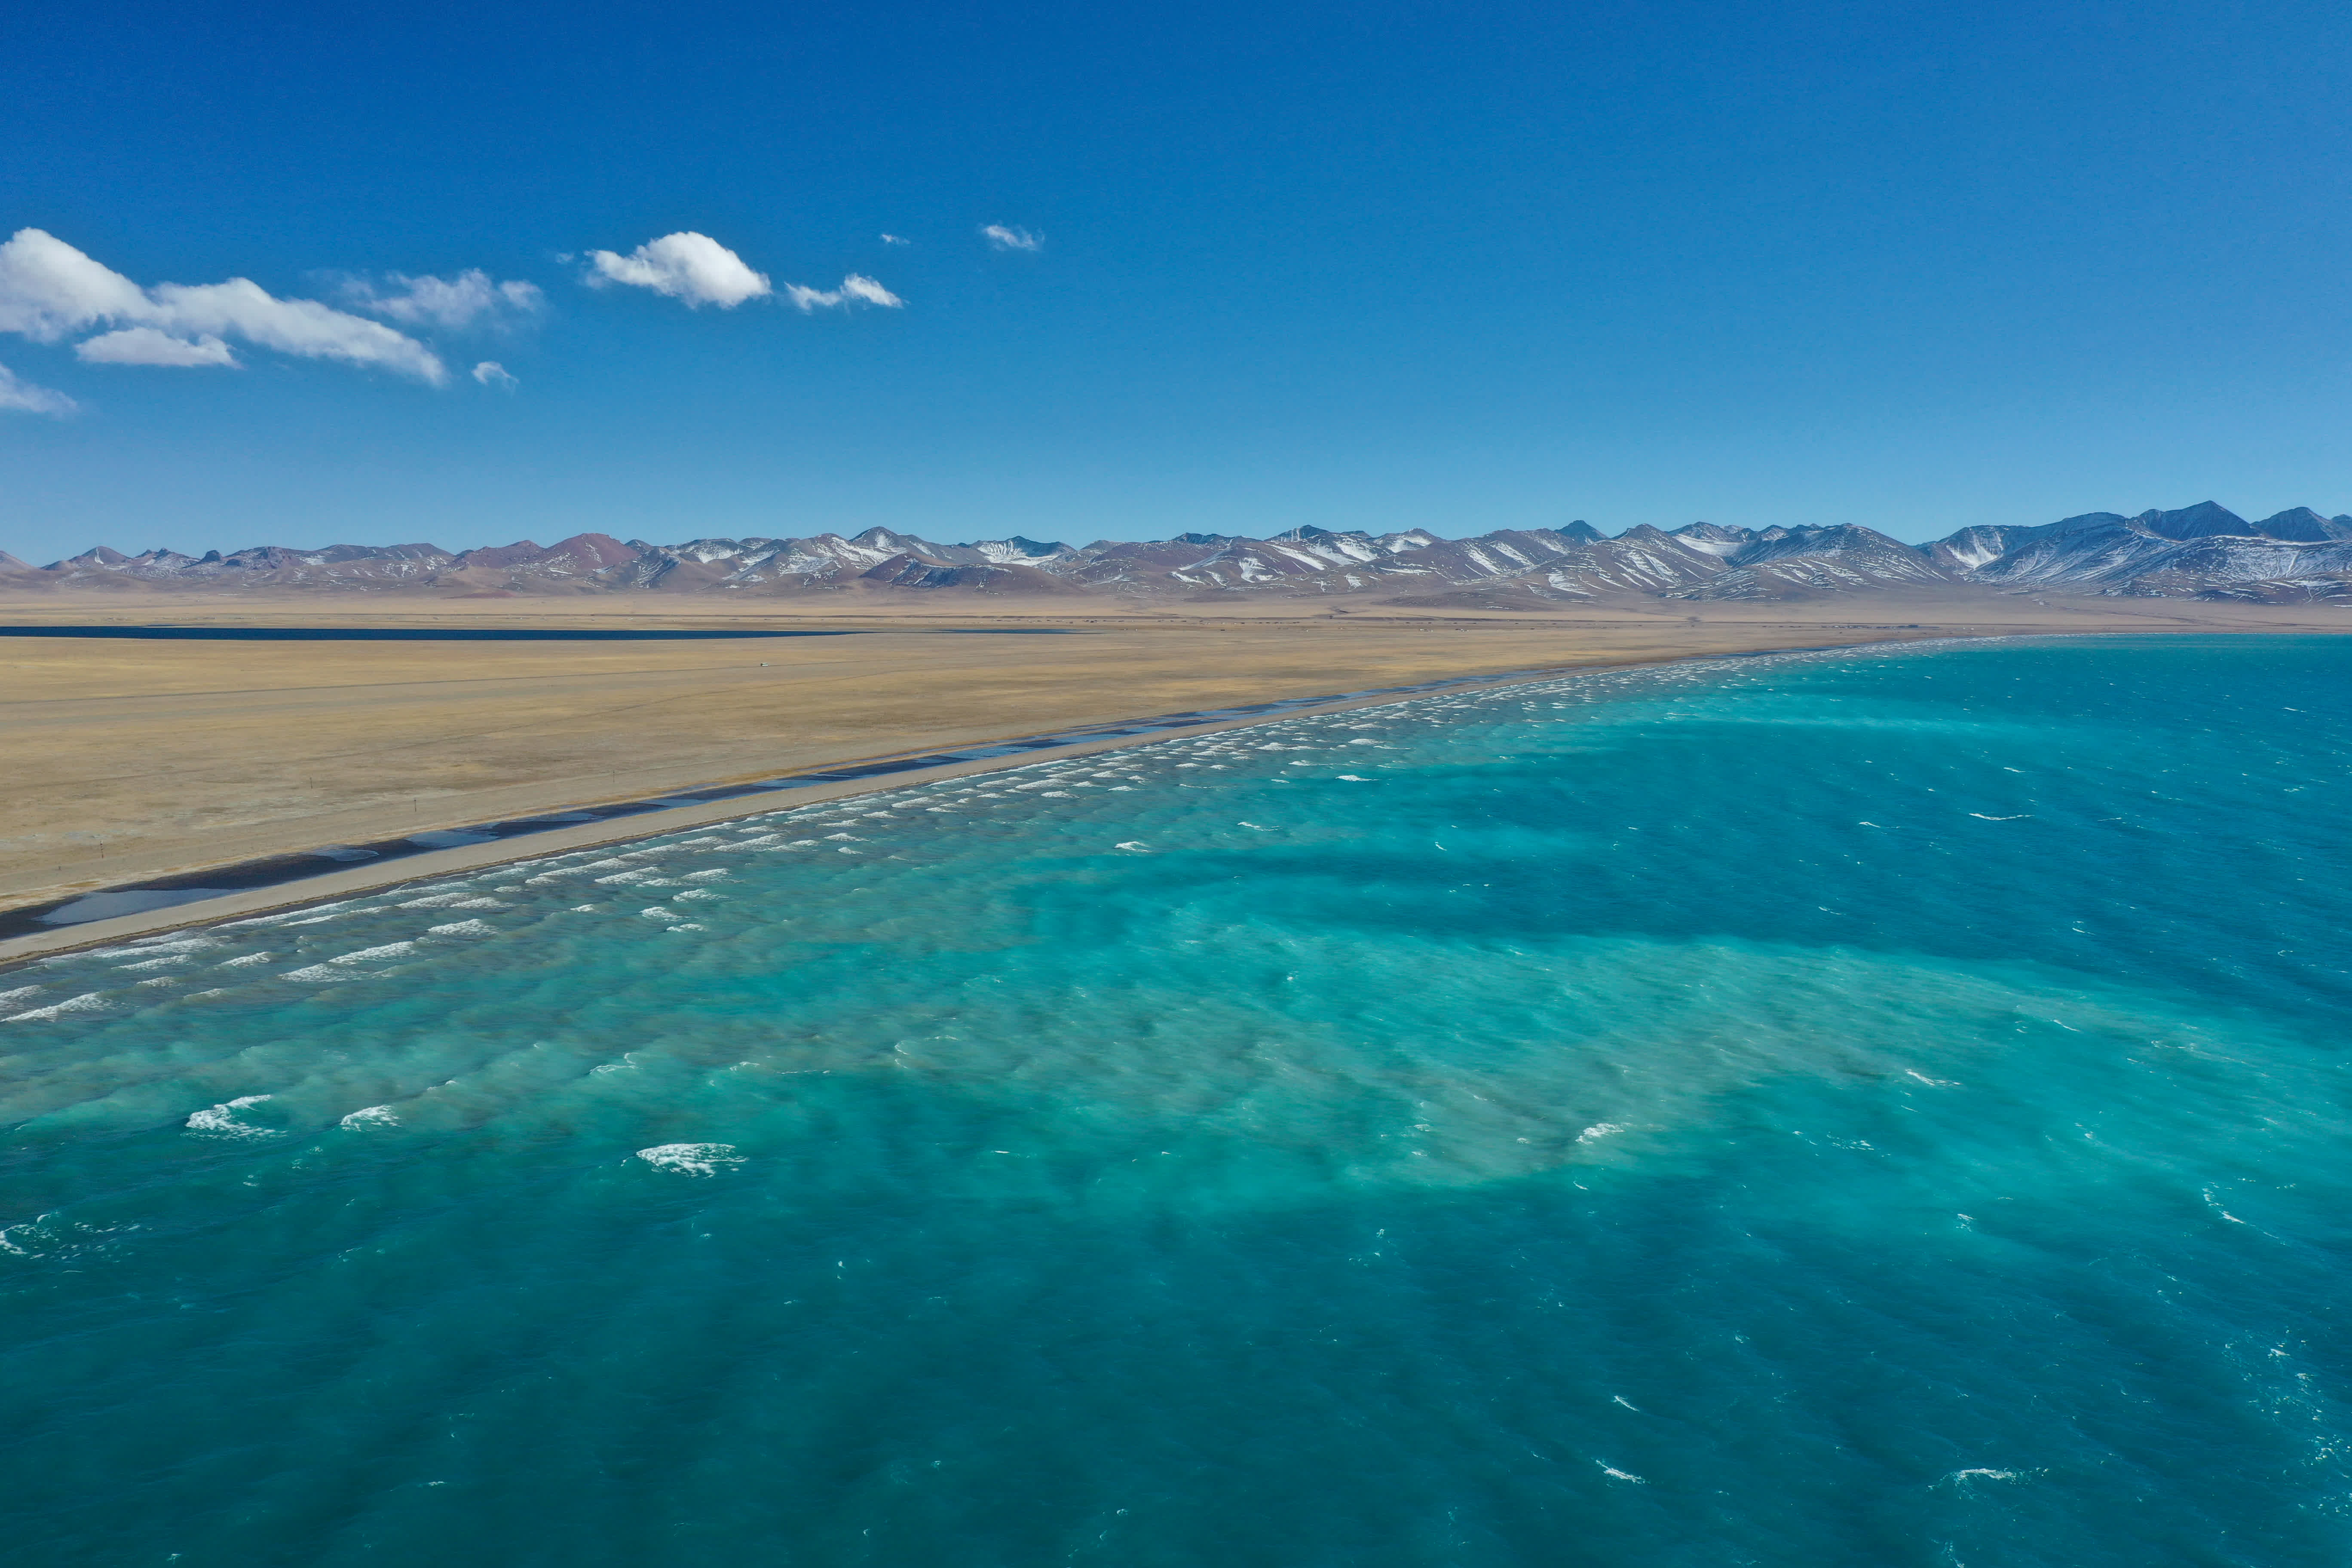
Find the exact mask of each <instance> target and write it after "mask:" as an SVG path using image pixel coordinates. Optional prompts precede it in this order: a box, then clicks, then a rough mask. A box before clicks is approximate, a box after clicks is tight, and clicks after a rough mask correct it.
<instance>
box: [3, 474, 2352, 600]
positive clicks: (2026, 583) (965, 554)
mask: <svg viewBox="0 0 2352 1568" xmlns="http://www.w3.org/2000/svg"><path fill="white" fill-rule="evenodd" d="M1963 588H1972V589H1975V590H1977V591H1993V592H2007V593H2012V594H2068V595H2135V596H2142V597H2194V598H2202V599H2237V600H2244V601H2249V602H2258V603H2271V604H2294V603H2308V602H2312V601H2316V600H2335V601H2340V602H2343V603H2346V604H2352V516H2346V517H2332V518H2331V517H2322V516H2321V515H2319V513H2317V512H2315V511H2313V510H2311V509H2310V508H2308V507H2296V508H2294V509H2293V510H2288V511H2283V512H2280V513H2279V514H2278V515H2277V516H2275V517H2269V518H2264V519H2263V521H2260V522H2249V521H2246V520H2245V519H2244V518H2242V517H2239V516H2238V515H2236V514H2235V513H2233V512H2231V511H2230V510H2227V509H2225V508H2223V507H2221V506H2220V505H2218V504H2216V503H2214V502H2212V501H2204V502H2200V504H2198V505H2196V506H2192V507H2185V508H2182V509H2180V510H2176V511H2158V510H2149V511H2144V512H2141V513H2139V514H2138V515H2137V516H2135V517H2126V516H2124V515H2122V514H2121V513H2118V512H2108V511H2095V512H2085V513H2084V514H2083V515H2082V516H2079V517H2069V518H2063V519H2061V520H2060V521H2056V522H2051V523H2043V524H2041V525H2039V526H2032V527H2012V526H2007V525H1987V526H1979V527H1972V528H1964V529H1961V530H1960V531H1958V532H1957V533H1954V534H1952V535H1951V536H1950V537H1948V538H1945V539H1938V540H1935V541H1932V542H1928V543H1926V544H1905V543H1903V542H1900V541H1898V540H1895V539H1893V538H1891V537H1889V536H1888V535H1886V534H1884V533H1881V532H1879V531H1876V530H1875V529H1871V528H1864V527H1861V526H1859V525H1856V524H1852V523H1840V524H1835V525H1831V526H1824V527H1800V528H1766V529H1749V528H1726V527H1721V526H1718V525H1717V524H1715V523H1709V522H1695V523H1692V524H1690V525H1689V526H1687V527H1685V528H1677V529H1675V530H1672V531H1666V530H1662V529H1657V528H1652V527H1649V526H1647V525H1643V526H1638V527H1634V528H1629V529H1627V530H1625V531H1623V532H1622V533H1619V534H1617V535H1615V536H1613V537H1611V536H1606V535H1603V534H1602V533H1601V531H1599V530H1598V529H1595V528H1594V527H1592V526H1591V524H1590V523H1586V522H1571V523H1569V524H1567V525H1566V526H1565V527H1561V528H1545V529H1501V530H1497V531H1494V532H1491V533H1484V534H1480V535H1478V536H1477V537H1475V538H1472V539H1441V538H1439V537H1437V536H1436V535H1435V534H1433V533H1431V532H1429V531H1426V530H1423V529H1412V530H1408V531H1404V532H1402V533H1381V534H1370V533H1363V532H1338V531H1331V530H1328V529H1321V528H1296V529H1292V530H1291V531H1288V532H1286V533H1279V534H1276V535H1275V536H1274V537H1273V538H1270V539H1250V538H1244V537H1242V536H1239V535H1234V534H1223V533H1183V534H1179V535H1177V536H1176V537H1175V538H1173V539H1163V540H1151V541H1145V542H1123V541H1114V540H1101V541H1097V542H1094V543H1092V544H1086V545H1076V546H1074V545H1069V544H1063V543H1058V542H1055V543H1040V542H1037V541H1035V540H1031V539H1023V538H1019V537H1014V538H1012V539H1001V540H986V541H982V542H977V543H970V544H940V543H935V542H931V541H929V540H926V539H919V538H917V537H915V536H913V535H911V534H903V533H893V532H891V531H888V530H887V529H880V528H871V529H867V530H866V531H865V532H863V533H860V534H857V535H856V536H854V537H847V538H845V537H843V536H842V535H840V534H836V533H821V534H817V535H815V536H814V537H811V538H805V539H765V538H751V539H696V540H690V541H688V542H686V543H683V544H653V543H649V542H646V541H644V540H629V541H626V542H624V541H621V540H617V539H614V538H613V537H611V536H610V535H607V534H603V533H582V534H575V535H574V536H572V538H569V539H566V540H563V541H562V542H558V543H555V544H551V545H544V546H542V545H539V544H534V543H532V542H529V541H527V540H526V541H523V542H520V543H515V544H506V545H499V546H496V547H493V548H488V549H481V550H464V551H455V552H453V551H447V550H443V549H441V548H439V547H438V546H436V545H431V544H394V545H360V544H336V545H330V546H328V547H326V548H324V549H320V550H296V549H290V548H288V547H286V546H282V545H256V546H252V547H250V548H248V549H244V550H237V551H233V552H227V553H223V552H220V551H212V552H208V553H206V554H204V555H201V556H194V555H184V554H181V553H178V552H173V551H168V550H150V551H146V552H142V553H141V554H137V555H126V554H124V553H122V552H120V551H117V550H111V549H108V548H106V547H104V546H100V547H99V548H97V549H94V550H89V551H85V552H83V553H81V554H79V555H76V556H73V557H71V558H69V559H68V560H64V561H58V562H54V563H51V564H49V565H47V566H39V567H36V566H32V565H29V564H27V563H24V562H22V561H18V560H16V558H15V557H14V556H11V555H7V554H5V553H0V591H19V592H21V591H25V590H28V589H29V590H44V589H48V590H73V589H101V590H102V589H117V590H121V589H131V590H139V589H146V590H162V591H213V592H225V593H249V594H264V595H276V594H282V593H320V592H325V593H335V594H363V593H393V594H420V595H435V596H439V597H451V596H457V597H508V596H511V595H568V594H609V593H643V592H653V593H665V594H679V593H683V594H696V595H730V596H741V597H744V598H751V599H756V598H763V597H775V596H794V597H797V596H802V595H845V596H850V597H866V596H879V597H884V598H903V597H907V596H910V595H911V596H921V595H985V596H990V597H1003V598H1025V599H1036V598H1049V597H1050V598H1084V597H1094V596H1105V595H1109V596H1117V597H1121V598H1156V599H1171V600H1184V601H1193V602H1201V601H1207V602H1215V601H1219V600H1223V599H1229V598H1233V597H1237V596H1253V597H1256V596H1267V595H1272V596H1280V597H1291V598H1328V597H1341V596H1344V597H1349V598H1361V599H1364V600H1366V601H1368V602H1370V603H1378V604H1383V605H1402V606H1407V607H1423V608H1429V609H1464V608H1486V609H1508V608H1532V607H1535V606H1537V605H1570V604H1591V603H1601V602H1607V601H1611V600H1624V599H1633V598H1641V599H1668V600H1691V601H1706V600H1774V599H1806V598H1818V597H1822V596H1826V595H1841V594H1855V593H1873V594H1886V593H1896V594H1901V595H1921V594H1937V593H1942V592H1948V591H1953V590H1958V589H1963Z"/></svg>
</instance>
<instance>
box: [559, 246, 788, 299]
mask: <svg viewBox="0 0 2352 1568" xmlns="http://www.w3.org/2000/svg"><path fill="white" fill-rule="evenodd" d="M588 260H589V262H590V264H591V265H593V267H594V268H596V270H595V271H594V272H593V274H591V275H590V277H589V279H588V280H589V281H590V282H591V283H599V282H604V283H626V284H629V285H631V286H633V287H635V288H638V289H652V290H653V291H654V292H655V293H656V294H667V295H668V296H669V297H670V298H671V299H673V300H685V301H686V302H687V303H688V304H689V305H716V306H718V307H719V309H720V310H733V309H734V308H735V307H736V306H738V305H740V304H741V303H742V302H743V301H744V300H757V299H761V298H762V297H763V296H765V295H767V294H769V293H771V292H772V290H771V289H769V287H768V279H767V278H766V277H765V276H764V275H763V274H761V273H758V272H754V271H752V270H751V268H749V267H747V266H745V265H744V264H743V258H741V257H740V256H738V255H736V254H735V253H734V252H733V251H731V250H730V249H728V248H727V247H725V246H723V245H721V244H719V242H718V241H717V240H715V239H713V238H711V237H709V235H707V234H694V233H683V234H666V235H664V236H662V237H660V238H659V239H649V240H647V241H646V243H645V244H643V245H641V246H639V247H636V249H635V250H633V251H631V252H630V253H629V254H628V255H626V256H618V255H615V254H614V253H613V252H612V251H609V250H592V251H590V252H589V253H588Z"/></svg>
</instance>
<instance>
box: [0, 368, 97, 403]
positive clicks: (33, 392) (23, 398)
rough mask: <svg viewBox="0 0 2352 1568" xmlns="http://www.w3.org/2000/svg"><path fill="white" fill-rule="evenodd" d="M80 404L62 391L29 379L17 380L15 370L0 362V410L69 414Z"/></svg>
mask: <svg viewBox="0 0 2352 1568" xmlns="http://www.w3.org/2000/svg"><path fill="white" fill-rule="evenodd" d="M80 406H81V405H80V404H79V403H76V402H75V401H74V400H73V399H72V398H70V397H68V396H67V395H65V394H64V393H62V392H52V391H50V390H49V389H48V388H47V387H46V386H35V385H34V384H32V383H31V382H29V381H19V380H17V379H16V372H15V371H13V370H10V369H9V368H8V367H7V366H6V365H5V364H0V412H10V413H16V414H71V413H72V412H73V411H74V410H75V409H77V408H79V407H80Z"/></svg>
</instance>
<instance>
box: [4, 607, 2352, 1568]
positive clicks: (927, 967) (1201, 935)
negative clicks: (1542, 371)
mask: <svg viewBox="0 0 2352 1568" xmlns="http://www.w3.org/2000/svg"><path fill="white" fill-rule="evenodd" d="M2347 692H2352V639H2333V638H2326V637H2308V638H2300V639H2287V638H2274V639H2256V638H2245V639H2231V638H2209V639H2187V638H2184V639H2143V640H2134V641H2125V642H2116V641H2110V642H2074V643H2055V644H2042V645H2032V644H2010V645H1977V646H1968V647H1942V648H1913V649H1903V650H1894V651H1887V650H1873V651H1864V652H1848V653H1841V654H1828V655H1801V656H1786V657H1773V658H1756V659H1744V660H1720V661H1713V662H1706V663H1695V664H1687V665H1682V666H1677V667H1673V668H1664V669H1657V670H1649V671H1639V672H1619V673H1611V674H1599V675H1592V676H1586V677H1579V678H1574V679H1560V680H1557V681H1552V682H1548V683H1544V684H1539V685H1534V686H1521V687H1516V688H1512V689H1505V690H1498V691H1492V692H1487V693H1485V694H1482V695H1475V696H1453V697H1442V698H1432V699H1426V700H1419V701H1412V702H1406V703H1401V704H1397V705H1395V706H1392V707H1387V708H1380V709H1372V710H1360V711H1356V712H1351V713H1345V714H1339V715H1331V716H1326V717H1320V718H1309V719H1294V720H1289V721H1283V722H1279V723H1271V724H1266V725H1263V726H1259V727H1256V728H1252V729H1244V730H1237V731H1229V732H1226V733H1223V734H1218V735H1213V736H1210V737H1207V738H1204V739H1195V740H1187V741H1173V742H1162V743H1160V744H1156V745H1147V746H1140V747H1137V748H1135V749H1133V750H1130V751H1125V752H1112V753H1107V754H1102V755H1097V756H1093V757H1088V758H1085V759H1082V760H1079V761H1076V762H1071V763H1047V764H1041V765H1036V766H1032V767H1028V768H1025V769H1019V770H1015V771H1013V772H1009V773H996V774H991V775H988V776H986V777H984V778H980V779H969V780H961V781H958V782H956V783H953V784H938V785H932V786H927V787H920V788H908V789H900V790H898V791H896V792H893V793H891V794H888V795H877V796H868V797H866V798H863V799H859V800H855V801H849V802H844V803H839V804H836V805H831V806H824V807H811V808H806V809H803V810H796V811H787V812H783V813H781V814H778V815H772V816H764V817H760V818H756V819H751V820H747V821H744V822H742V823H740V824H734V825H729V826H726V827H724V828H722V829H715V830H709V831H703V832H697V833H692V834H686V835H680V836H677V837H668V838H656V839H649V840H646V841H644V842H643V843H642V844H641V845H640V846H638V847H634V848H626V849H625V852H610V853H607V852H594V853H589V854H582V855H574V856H570V857H565V858H556V859H548V860H541V861H536V862H532V863H530V864H527V865H523V866H520V867H509V868H502V869H499V870H496V871H492V872H488V873H484V874H481V875H478V876H472V877H468V878H466V879H461V880H457V881H450V882H439V883H430V884H412V885H410V886H407V887H404V888H400V889H394V890H392V891H389V892H385V893H382V894H379V895H375V896H373V897H370V898H366V899H362V900H355V901H352V902H350V903H345V904H341V905H335V906H329V907H323V908H313V909H310V910H299V911H296V912H294V913H291V914H285V915H278V916H273V917H269V918H268V919H264V920H258V921H244V922H241V923H238V924H236V925H231V926H225V927H215V928H211V929H208V930H205V931H200V932H194V933H186V934H182V935H178V936H173V937H167V938H159V939H156V940H153V941H150V942H141V943H137V944H134V945H131V946H129V947H121V948H115V949H111V950H109V951H106V952H96V953H87V954H80V955H76V956H72V957H69V958H66V959H62V960H58V961H56V962H53V963H47V964H44V965H37V966H34V967H31V968H26V969H19V970H16V971H13V972H10V973H6V974H5V975H0V1015H6V1016H8V1017H9V1021H7V1022H5V1023H0V1122H5V1125H6V1126H7V1127H8V1128H9V1129H10V1131H9V1132H8V1136H7V1141H6V1156H5V1176H0V1224H5V1225H6V1226H7V1228H6V1229H5V1232H0V1329H5V1339H0V1349H5V1356H0V1496H5V1500H6V1502H5V1514H0V1519H5V1528H0V1562H5V1563H10V1564H16V1563H26V1564H41V1565H43V1568H47V1565H50V1564H77V1565H79V1564H105V1565H109V1568H112V1565H121V1564H158V1565H161V1564H165V1563H180V1564H183V1565H185V1568H207V1565H213V1564H219V1565H225V1568H226V1565H236V1568H254V1565H258V1564H304V1565H311V1564H327V1565H342V1564H359V1563H375V1564H412V1563H415V1564H427V1565H431V1568H446V1565H453V1564H475V1563H484V1564H500V1565H523V1564H527V1565H539V1564H545V1565H549V1568H556V1565H562V1568H583V1565H602V1564H614V1565H622V1564H625V1565H629V1568H666V1565H668V1564H679V1565H688V1564H692V1565H703V1564H735V1563H758V1564H782V1565H832V1564H889V1565H899V1564H907V1565H924V1568H930V1565H940V1568H967V1565H971V1568H996V1565H1003V1568H1014V1565H1028V1564H1054V1563H1101V1564H1117V1565H1119V1568H1151V1565H1160V1564H1171V1565H1172V1564H1186V1565H1191V1564H1233V1563H1242V1564H1268V1565H1275V1564H1279V1565H1282V1568H1318V1565H1324V1564H1332V1565H1338V1564H1351V1565H1353V1564H1371V1565H1385V1564H1400V1565H1402V1564H1461V1565H1486V1564H1521V1563H1524V1564H1547V1565H1549V1564H1612V1565H1614V1564H1627V1565H1634V1564H1638V1565H1642V1568H1662V1565H1663V1568H1682V1565H1690V1568H1700V1565H1705V1568H1723V1565H1730V1564H1742V1563H1755V1564H1772V1565H1778V1564H1802V1565H1805V1568H1823V1565H1847V1564H1851V1565H1854V1568H1885V1565H1906V1564H1919V1565H1921V1568H1957V1565H1960V1564H1965V1565H1967V1568H2010V1565H2019V1564H2037V1565H2042V1564H2046V1565H2050V1568H2104V1565H2107V1564H2116V1565H2125V1564H2129V1565H2132V1568H2147V1565H2151V1564H2216V1565H2219V1564H2261V1565H2265V1568H2268V1565H2274V1564H2305V1563H2308V1564H2315V1565H2317V1564H2331V1565H2332V1564H2341V1563H2345V1562H2347V1561H2352V1383H2348V1382H2347V1377H2348V1376H2352V1342H2347V1322H2346V1313H2347V1299H2348V1298H2352V1252H2347V1248H2352V1137H2347V1133H2352V1118H2348V1117H2347V1110H2352V1084H2347V1046H2352V1038H2347V1033H2348V1032H2347V1023H2352V973H2347V972H2348V971H2352V935H2347V932H2352V885H2347V870H2352V850H2347V837H2352V834H2348V832H2347V830H2348V829H2352V704H2347Z"/></svg>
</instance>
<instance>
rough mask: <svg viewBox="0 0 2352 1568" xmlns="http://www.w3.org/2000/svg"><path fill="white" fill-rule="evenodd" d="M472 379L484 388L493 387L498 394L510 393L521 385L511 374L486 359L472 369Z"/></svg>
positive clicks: (497, 363)
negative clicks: (497, 390) (496, 389)
mask: <svg viewBox="0 0 2352 1568" xmlns="http://www.w3.org/2000/svg"><path fill="white" fill-rule="evenodd" d="M474 379H475V380H476V381H478V382H480V383H481V384H483V385H484V386H495V387H497V388H498V389H499V391H500V392H512V391H513V390H514V389H515V388H516V387H517V386H519V385H520V384H521V383H520V382H518V381H516V380H515V378H514V374H513V373H512V372H510V371H509V370H508V369H507V367H506V366H504V365H502V364H500V363H499V362H498V361H496V360H494V359H486V360H484V361H483V362H482V363H479V364H478V365H476V366H475V367H474Z"/></svg>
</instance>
